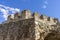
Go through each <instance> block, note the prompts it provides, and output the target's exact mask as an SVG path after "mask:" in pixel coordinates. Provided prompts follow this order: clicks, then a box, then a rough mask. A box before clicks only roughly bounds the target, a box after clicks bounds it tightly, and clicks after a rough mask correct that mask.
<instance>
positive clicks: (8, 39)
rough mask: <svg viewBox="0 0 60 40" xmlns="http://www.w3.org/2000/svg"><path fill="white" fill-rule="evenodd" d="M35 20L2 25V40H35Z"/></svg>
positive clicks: (0, 39) (0, 29)
mask: <svg viewBox="0 0 60 40" xmlns="http://www.w3.org/2000/svg"><path fill="white" fill-rule="evenodd" d="M34 27H35V24H34V18H31V19H25V20H19V21H15V22H9V23H5V24H1V25H0V40H34V39H35V31H34V30H35V29H34Z"/></svg>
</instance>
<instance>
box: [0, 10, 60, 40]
mask: <svg viewBox="0 0 60 40" xmlns="http://www.w3.org/2000/svg"><path fill="white" fill-rule="evenodd" d="M59 26H60V25H59V21H58V19H56V18H52V17H47V16H45V15H39V14H38V13H37V12H34V13H33V14H32V15H31V13H30V11H29V10H24V11H22V12H20V13H18V12H17V13H15V14H14V15H9V16H8V18H7V21H5V22H3V23H2V24H0V40H51V39H52V37H53V35H57V34H58V33H59V31H60V30H58V28H59ZM52 31H54V32H55V34H53V35H52ZM56 32H57V33H56ZM49 33H51V35H52V36H49V37H48V35H50V34H49ZM59 35H60V34H59ZM50 38H51V39H50ZM54 40H55V39H54Z"/></svg>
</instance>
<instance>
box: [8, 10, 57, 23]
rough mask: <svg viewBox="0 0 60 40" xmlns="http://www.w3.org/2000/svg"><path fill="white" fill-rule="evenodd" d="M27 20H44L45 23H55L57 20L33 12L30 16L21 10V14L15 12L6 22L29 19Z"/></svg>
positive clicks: (27, 11) (28, 12) (27, 12)
mask: <svg viewBox="0 0 60 40" xmlns="http://www.w3.org/2000/svg"><path fill="white" fill-rule="evenodd" d="M29 18H35V20H41V19H42V20H43V21H44V20H45V21H50V22H54V23H57V22H58V19H57V18H52V17H47V16H45V15H39V13H38V12H34V13H33V14H32V15H31V12H30V11H29V10H23V11H22V12H16V13H15V14H14V15H9V16H8V18H7V19H8V21H10V20H18V19H22V20H23V19H29Z"/></svg>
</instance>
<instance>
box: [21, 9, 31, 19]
mask: <svg viewBox="0 0 60 40" xmlns="http://www.w3.org/2000/svg"><path fill="white" fill-rule="evenodd" d="M30 17H31V13H30V11H29V10H24V11H22V12H21V18H22V19H28V18H30Z"/></svg>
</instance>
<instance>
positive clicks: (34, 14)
mask: <svg viewBox="0 0 60 40" xmlns="http://www.w3.org/2000/svg"><path fill="white" fill-rule="evenodd" d="M32 17H34V18H35V19H37V20H38V19H39V14H38V12H34V13H33V14H32Z"/></svg>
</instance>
